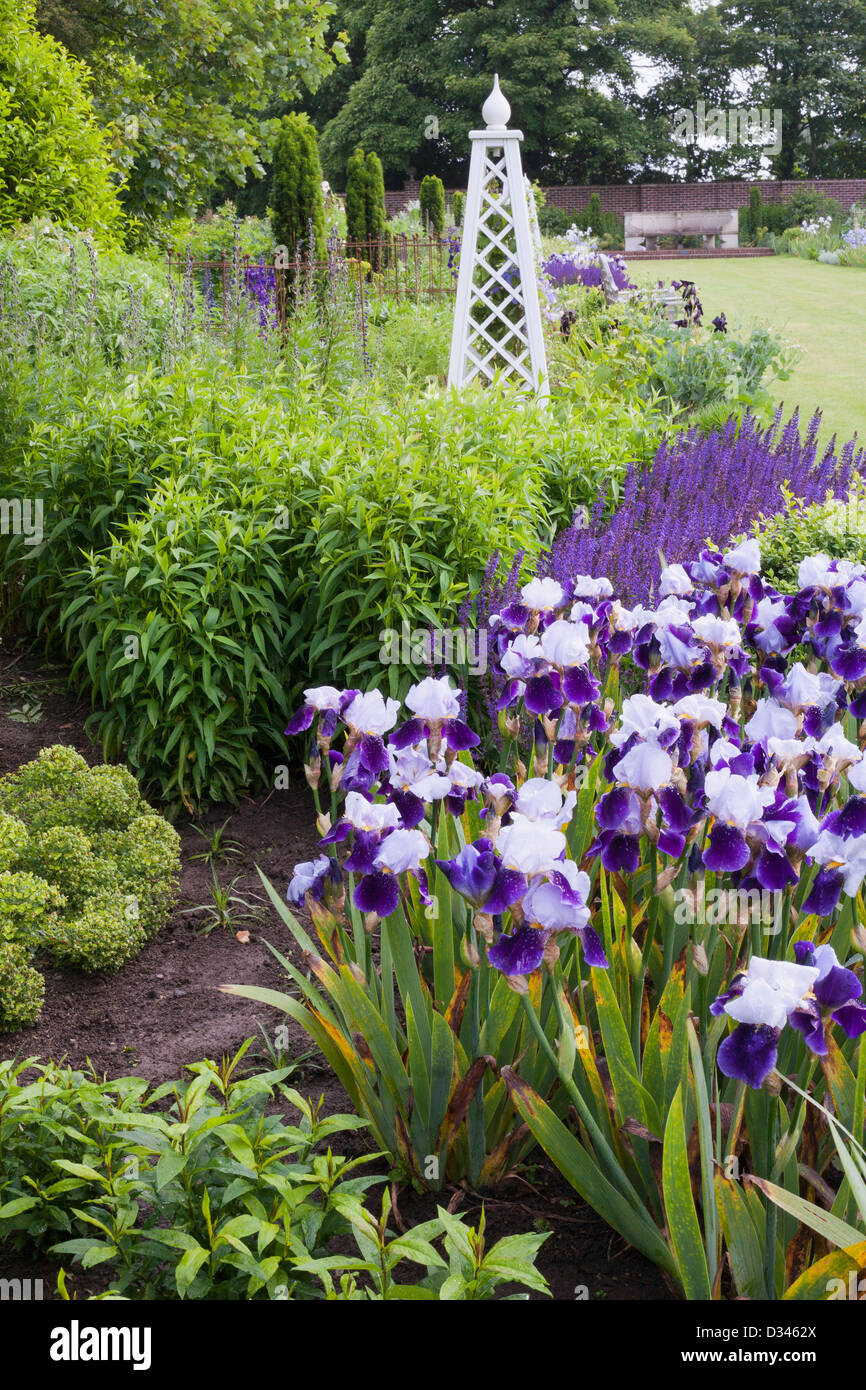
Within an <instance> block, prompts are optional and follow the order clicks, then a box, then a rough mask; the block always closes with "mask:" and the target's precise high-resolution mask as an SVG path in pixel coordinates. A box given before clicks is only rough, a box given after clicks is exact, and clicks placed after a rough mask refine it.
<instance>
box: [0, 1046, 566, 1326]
mask: <svg viewBox="0 0 866 1390" xmlns="http://www.w3.org/2000/svg"><path fill="white" fill-rule="evenodd" d="M249 1047H250V1042H249V1041H248V1042H247V1043H245V1044H244V1045H243V1047H242V1048H241V1049H240V1050H239V1052H238V1053H237V1054H236V1055H235V1056H234V1057H233V1058H231V1059H228V1058H224V1059H223V1060H222V1062H221V1063H219V1064H216V1063H214V1062H211V1061H202V1062H196V1063H194V1064H193V1065H192V1066H190V1067H188V1068H187V1071H189V1072H191V1073H192V1076H191V1078H185V1079H184V1080H183V1081H174V1082H169V1083H167V1084H166V1085H163V1086H159V1087H157V1088H155V1089H151V1088H149V1087H148V1085H147V1083H146V1082H145V1081H143V1080H142V1079H141V1078H138V1077H132V1076H127V1077H121V1078H119V1079H117V1080H113V1081H108V1080H104V1079H102V1080H101V1079H100V1078H99V1077H98V1076H97V1075H96V1074H95V1073H94V1072H92V1071H91V1072H89V1073H87V1072H81V1071H73V1070H71V1069H69V1068H64V1067H61V1066H58V1065H57V1064H55V1063H53V1062H49V1063H47V1064H44V1063H40V1062H38V1061H37V1060H36V1059H35V1058H32V1057H31V1058H27V1059H25V1060H23V1061H21V1062H0V1240H2V1241H4V1242H5V1243H6V1244H8V1245H9V1246H10V1247H11V1248H13V1249H19V1250H32V1249H37V1250H45V1249H46V1248H47V1249H48V1253H50V1254H51V1255H53V1256H55V1257H57V1258H58V1259H63V1258H64V1257H71V1258H72V1259H73V1260H74V1262H75V1263H76V1264H77V1265H79V1266H80V1267H81V1269H83V1270H89V1269H93V1268H95V1267H96V1266H99V1265H102V1266H105V1267H106V1268H107V1271H108V1273H109V1275H110V1277H111V1284H110V1288H109V1291H108V1297H123V1298H128V1299H154V1298H159V1299H193V1300H197V1299H205V1298H206V1299H218V1300H225V1299H251V1298H252V1299H256V1298H258V1299H266V1298H267V1299H271V1298H277V1299H291V1300H293V1301H310V1300H316V1299H322V1298H328V1299H338V1300H340V1301H343V1300H356V1299H363V1300H368V1299H372V1300H376V1301H379V1300H392V1299H401V1298H412V1299H416V1298H426V1299H442V1300H448V1301H455V1300H458V1301H469V1300H473V1301H474V1300H483V1299H489V1298H492V1297H493V1296H494V1295H495V1294H496V1292H497V1289H498V1287H499V1286H500V1285H502V1284H504V1283H520V1284H523V1285H524V1286H526V1287H529V1288H531V1289H535V1290H537V1291H539V1292H542V1293H544V1292H547V1284H546V1282H545V1280H544V1279H543V1277H542V1276H541V1275H540V1274H539V1273H538V1272H537V1271H536V1269H535V1268H534V1263H535V1258H536V1256H537V1254H538V1250H539V1248H540V1246H541V1245H542V1244H543V1242H544V1240H545V1239H546V1238H547V1237H546V1236H545V1235H524V1236H510V1237H506V1239H504V1240H501V1241H498V1242H497V1244H496V1245H494V1246H492V1247H491V1248H487V1246H486V1242H485V1238H484V1218H483V1214H482V1219H481V1223H480V1225H479V1228H478V1229H477V1230H476V1229H475V1228H473V1227H472V1226H470V1225H468V1224H466V1223H464V1222H462V1221H461V1220H460V1219H459V1218H458V1217H456V1216H453V1215H451V1214H450V1213H448V1212H446V1211H443V1210H441V1209H440V1210H439V1212H438V1216H437V1218H436V1219H435V1220H433V1221H429V1222H426V1223H424V1224H423V1225H422V1226H417V1227H415V1228H414V1229H413V1230H411V1231H410V1232H409V1233H408V1234H402V1235H400V1234H398V1235H395V1234H394V1233H393V1232H391V1231H390V1230H388V1228H387V1219H388V1216H389V1214H390V1200H389V1198H388V1195H387V1193H386V1196H385V1200H384V1202H383V1204H382V1216H381V1219H380V1218H378V1217H374V1216H373V1215H372V1214H371V1213H370V1212H369V1211H368V1210H367V1209H366V1207H365V1204H364V1203H365V1199H366V1196H367V1193H368V1192H369V1190H370V1189H371V1188H372V1187H374V1186H376V1185H378V1184H381V1183H384V1182H385V1181H386V1179H385V1178H384V1177H383V1176H380V1175H376V1174H364V1173H363V1171H362V1170H363V1168H364V1167H365V1165H367V1164H369V1163H370V1162H371V1161H373V1160H374V1159H376V1158H378V1157H379V1155H377V1154H362V1155H360V1156H358V1157H356V1158H353V1159H347V1158H345V1157H343V1156H342V1155H340V1154H339V1153H337V1154H335V1153H333V1152H332V1150H331V1147H330V1144H331V1141H332V1140H333V1139H334V1137H335V1136H343V1135H345V1134H347V1133H348V1132H350V1131H352V1130H358V1129H361V1128H363V1127H364V1126H365V1124H366V1122H365V1121H364V1120H360V1119H358V1118H356V1117H355V1116H353V1115H330V1116H327V1117H325V1116H323V1115H322V1114H321V1109H320V1106H321V1103H320V1104H319V1105H314V1104H312V1103H311V1102H309V1101H307V1100H305V1099H304V1097H303V1096H301V1095H300V1094H299V1093H298V1092H297V1091H295V1090H293V1089H292V1088H291V1087H290V1086H288V1085H286V1084H285V1083H286V1078H287V1077H288V1076H289V1074H290V1073H291V1071H292V1067H291V1066H283V1067H278V1068H276V1069H274V1070H272V1071H267V1072H263V1073H257V1074H254V1075H244V1074H243V1072H242V1069H241V1067H240V1063H241V1061H242V1059H243V1058H244V1055H245V1054H246V1052H247V1051H248V1049H249ZM274 1100H279V1101H280V1102H281V1103H282V1104H283V1105H284V1106H285V1105H288V1106H289V1107H291V1109H292V1110H293V1111H294V1112H296V1114H297V1117H298V1118H297V1119H296V1120H295V1121H294V1122H292V1121H287V1120H286V1119H285V1118H284V1117H283V1116H282V1115H280V1114H274V1113H273V1111H272V1106H271V1105H270V1103H271V1102H272V1101H274ZM167 1102H169V1103H167ZM349 1236H351V1237H353V1239H354V1242H355V1244H356V1247H357V1253H348V1249H347V1237H349ZM439 1239H442V1240H443V1242H444V1246H445V1257H444V1258H443V1256H442V1255H441V1254H440V1253H439V1252H438V1251H437V1250H436V1248H435V1246H434V1245H433V1243H432V1242H433V1241H435V1240H439ZM335 1246H336V1249H335ZM407 1260H408V1261H411V1262H412V1264H413V1265H414V1266H417V1265H421V1266H422V1267H424V1268H426V1271H427V1273H426V1276H425V1277H424V1278H422V1279H421V1280H420V1282H411V1283H406V1282H403V1279H405V1275H403V1279H399V1280H398V1279H397V1278H395V1270H396V1269H397V1267H398V1266H400V1265H403V1264H404V1262H406V1261H407ZM402 1273H403V1272H402V1271H401V1274H402ZM336 1279H339V1283H336V1282H335V1280H336ZM66 1282H67V1281H66V1276H65V1274H64V1273H63V1272H61V1276H60V1280H59V1287H60V1290H61V1293H62V1294H63V1295H64V1296H66V1297H68V1291H67V1288H66ZM518 1296H519V1295H518Z"/></svg>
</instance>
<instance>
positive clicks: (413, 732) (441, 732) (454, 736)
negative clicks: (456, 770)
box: [391, 676, 479, 761]
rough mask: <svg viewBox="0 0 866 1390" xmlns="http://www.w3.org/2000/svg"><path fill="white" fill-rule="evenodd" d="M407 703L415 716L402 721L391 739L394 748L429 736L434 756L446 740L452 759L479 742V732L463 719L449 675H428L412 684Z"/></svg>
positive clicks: (448, 757) (447, 758)
mask: <svg viewBox="0 0 866 1390" xmlns="http://www.w3.org/2000/svg"><path fill="white" fill-rule="evenodd" d="M405 703H406V707H407V709H410V710H411V711H412V715H413V718H411V719H408V720H407V721H406V723H405V724H402V725H401V726H400V728H399V729H398V730H397V732H396V734H395V735H394V737H393V738H392V739H391V744H392V746H393V747H394V748H397V749H400V748H408V747H409V746H410V744H414V743H420V742H421V740H422V739H427V740H428V744H429V748H430V755H431V757H433V758H435V757H437V756H438V754H439V750H440V747H441V745H442V741H443V739H444V741H445V743H446V744H447V749H446V760H447V761H451V760H453V758H454V757H455V756H456V754H457V753H458V752H462V751H463V750H464V749H466V748H474V747H475V745H476V744H477V743H478V742H479V738H478V735H477V734H476V733H473V731H472V730H471V729H470V728H469V726H468V724H465V723H464V721H463V719H462V718H461V709H460V695H459V692H458V691H456V690H454V689H453V688H452V686H451V683H450V681H449V680H448V677H447V676H440V677H439V678H438V679H437V678H436V677H434V676H425V678H424V680H422V681H419V682H418V684H417V685H413V686H412V687H411V689H410V690H409V692H408V694H407V695H406V701H405ZM398 708H399V707H398Z"/></svg>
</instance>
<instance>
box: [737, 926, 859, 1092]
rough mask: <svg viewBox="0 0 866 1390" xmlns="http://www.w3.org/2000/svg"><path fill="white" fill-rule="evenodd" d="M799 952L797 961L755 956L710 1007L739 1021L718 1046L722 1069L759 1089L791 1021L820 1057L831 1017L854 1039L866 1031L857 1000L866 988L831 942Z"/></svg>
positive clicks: (801, 945)
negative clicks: (842, 959)
mask: <svg viewBox="0 0 866 1390" xmlns="http://www.w3.org/2000/svg"><path fill="white" fill-rule="evenodd" d="M794 953H795V955H796V957H797V962H796V964H794V963H792V962H790V961H780V960H765V959H764V958H763V957H761V956H752V958H751V960H750V961H749V965H748V969H747V970H746V972H745V974H741V975H738V976H737V977H736V978H735V979H734V980H733V981H732V983H731V986H730V988H729V989H728V990H727V991H726V992H725V993H724V994H721V995H719V997H718V998H717V999H716V1000H715V1002H714V1003H713V1004H711V1005H710V1012H711V1013H712V1014H714V1015H716V1016H718V1015H720V1014H723V1013H724V1014H727V1015H728V1017H729V1018H732V1019H733V1020H734V1021H735V1023H736V1024H737V1027H736V1028H735V1029H734V1031H733V1032H732V1033H730V1034H729V1035H728V1037H727V1038H725V1040H724V1042H723V1043H722V1044H721V1046H720V1048H719V1051H718V1054H717V1059H718V1064H719V1067H720V1069H721V1071H723V1072H724V1074H725V1076H730V1077H733V1078H734V1079H735V1080H737V1081H744V1082H745V1083H746V1084H747V1085H748V1086H751V1087H753V1088H755V1089H758V1088H759V1087H761V1086H762V1085H763V1083H764V1081H765V1079H766V1077H767V1076H769V1074H770V1072H771V1071H772V1070H773V1068H774V1067H775V1065H776V1060H777V1057H778V1050H779V1039H780V1037H781V1034H782V1029H783V1028H784V1027H785V1026H786V1025H788V1024H790V1026H791V1027H792V1028H795V1029H796V1030H797V1031H798V1032H799V1033H800V1034H802V1036H803V1039H804V1041H805V1042H806V1045H807V1047H809V1049H810V1050H811V1051H812V1052H814V1053H816V1054H817V1055H818V1056H825V1055H826V1053H827V1040H826V1034H825V1028H826V1026H827V1023H828V1021H831V1020H832V1022H834V1023H837V1024H838V1025H839V1026H840V1027H841V1028H842V1029H843V1031H844V1032H845V1033H846V1034H847V1036H848V1037H849V1038H855V1037H859V1035H860V1034H861V1033H864V1032H866V1008H864V1007H863V1005H862V1004H859V1003H857V1002H856V1001H857V1000H859V999H860V997H861V996H862V994H863V986H862V984H861V982H860V980H859V979H858V978H857V976H856V975H855V974H854V972H853V970H847V969H845V968H844V967H843V966H841V965H840V964H839V961H838V959H837V957H836V953H835V952H834V951H833V949H832V947H830V946H817V947H816V946H814V945H813V944H812V942H809V941H803V942H798V943H797V944H796V945H795V947H794Z"/></svg>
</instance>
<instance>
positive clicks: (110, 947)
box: [0, 745, 180, 1028]
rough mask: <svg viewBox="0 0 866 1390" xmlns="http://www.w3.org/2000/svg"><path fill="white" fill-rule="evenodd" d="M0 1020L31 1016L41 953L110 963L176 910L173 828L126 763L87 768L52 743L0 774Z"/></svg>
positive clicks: (85, 963) (10, 1022) (88, 964)
mask: <svg viewBox="0 0 866 1390" xmlns="http://www.w3.org/2000/svg"><path fill="white" fill-rule="evenodd" d="M0 808H2V812H0V863H2V864H3V870H2V872H0V943H2V947H3V957H4V961H5V964H6V967H7V969H6V971H5V972H4V975H3V982H2V983H0V1028H10V1027H18V1026H20V1025H21V1024H24V1023H32V1022H34V1021H35V1019H36V1017H37V1016H38V1014H39V1010H40V1008H41V1005H42V997H43V993H44V985H43V982H42V977H41V976H40V975H39V973H38V971H37V970H35V969H34V968H33V967H32V966H31V964H30V961H31V958H32V957H33V956H34V955H36V956H38V955H40V954H43V953H44V954H47V955H49V956H50V957H51V958H52V959H53V960H55V961H58V962H59V961H62V962H65V963H66V964H69V965H73V966H76V967H78V968H80V969H83V970H113V969H116V968H117V967H118V966H119V965H122V964H124V962H125V961H127V960H129V959H130V958H131V957H132V956H133V955H135V954H136V952H137V951H139V950H140V949H141V947H142V946H143V945H144V943H145V942H146V941H147V940H148V939H149V938H150V937H151V936H153V935H155V934H156V932H157V931H159V929H160V927H161V926H162V925H163V923H164V921H165V918H166V916H167V914H168V912H169V909H170V907H171V903H172V899H173V896H174V886H175V880H176V876H177V872H178V868H179V862H180V852H179V839H178V836H177V833H176V832H175V831H174V830H173V829H172V828H171V826H169V825H168V824H167V823H166V822H165V821H164V820H163V819H162V818H161V817H160V816H157V815H155V814H154V813H153V812H152V811H151V809H150V807H149V806H148V805H147V803H146V802H145V801H144V800H143V798H142V796H141V793H140V792H139V789H138V785H137V783H136V781H135V778H134V777H133V776H132V774H131V773H130V772H129V771H128V769H126V768H124V767H108V766H104V767H96V768H91V767H89V766H88V764H87V763H86V762H85V760H84V758H82V757H81V755H80V754H79V753H77V752H76V751H75V749H74V748H66V747H63V746H61V745H55V746H54V747H51V748H44V749H43V750H42V751H41V752H40V754H39V756H38V757H37V758H36V759H35V760H34V761H33V762H30V763H25V764H24V765H23V766H22V767H20V768H18V769H17V771H15V772H12V773H8V774H7V775H6V776H5V777H3V778H2V779H0Z"/></svg>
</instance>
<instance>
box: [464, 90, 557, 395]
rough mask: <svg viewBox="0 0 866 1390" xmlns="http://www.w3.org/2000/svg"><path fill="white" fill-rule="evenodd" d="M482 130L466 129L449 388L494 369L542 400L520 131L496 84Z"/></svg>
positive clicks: (542, 364) (489, 375)
mask: <svg viewBox="0 0 866 1390" xmlns="http://www.w3.org/2000/svg"><path fill="white" fill-rule="evenodd" d="M481 114H482V116H483V118H484V120H485V121H486V122H487V128H486V130H471V131H470V132H469V139H470V140H471V141H472V158H471V160H470V164H469V188H468V192H467V195H466V208H465V212H464V218H463V240H462V244H461V247H460V271H459V275H458V279H457V302H456V304H455V308H454V328H453V331H452V335H451V360H450V363H449V367H448V384H449V386H457V387H462V386H466V385H467V384H468V383H469V382H470V381H472V380H474V379H475V378H476V377H480V378H484V379H486V380H487V381H492V380H493V377H494V375H495V374H496V373H497V372H499V373H500V374H501V375H502V376H503V377H510V378H512V379H515V380H517V381H518V382H519V383H520V384H521V385H522V386H523V387H524V388H529V389H530V390H532V391H534V392H535V393H536V395H537V396H538V397H539V398H541V399H546V398H547V396H548V393H549V387H548V380H547V358H546V355H545V351H544V335H543V333H542V328H541V310H540V308H539V303H538V285H537V281H536V271H535V263H534V256H533V249H534V248H533V235H532V229H531V223H530V215H529V208H528V205H527V197H526V186H525V183H524V178H523V170H522V167H521V163H520V141H521V140H522V139H523V134H522V132H521V131H519V130H509V129H508V118H509V116H510V115H511V107H510V106H509V104H508V102H507V101H506V100H505V97H504V96H503V95H502V92H501V91H500V89H499V77H498V75H497V76H496V77H495V78H494V81H493V90H492V92H491V93H490V96H489V97H488V98H487V100H486V101H485V103H484V106H483V107H482V108H481Z"/></svg>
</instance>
